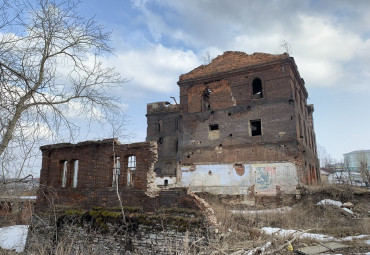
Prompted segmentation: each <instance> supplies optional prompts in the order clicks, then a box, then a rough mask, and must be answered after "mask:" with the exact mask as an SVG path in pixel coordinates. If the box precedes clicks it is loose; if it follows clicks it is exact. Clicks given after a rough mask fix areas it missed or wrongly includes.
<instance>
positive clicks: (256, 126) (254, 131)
mask: <svg viewBox="0 0 370 255" xmlns="http://www.w3.org/2000/svg"><path fill="white" fill-rule="evenodd" d="M250 125H251V135H252V136H259V135H262V128H261V120H251V121H250Z"/></svg>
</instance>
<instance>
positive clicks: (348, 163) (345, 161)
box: [342, 157, 353, 185]
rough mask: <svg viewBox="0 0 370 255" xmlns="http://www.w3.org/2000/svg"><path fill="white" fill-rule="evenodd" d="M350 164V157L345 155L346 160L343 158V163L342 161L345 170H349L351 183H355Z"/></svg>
mask: <svg viewBox="0 0 370 255" xmlns="http://www.w3.org/2000/svg"><path fill="white" fill-rule="evenodd" d="M349 165H350V161H349V158H348V157H344V160H343V163H342V168H343V169H344V171H346V172H347V174H348V179H349V183H350V184H351V185H352V184H353V178H352V172H351V169H350V167H349Z"/></svg>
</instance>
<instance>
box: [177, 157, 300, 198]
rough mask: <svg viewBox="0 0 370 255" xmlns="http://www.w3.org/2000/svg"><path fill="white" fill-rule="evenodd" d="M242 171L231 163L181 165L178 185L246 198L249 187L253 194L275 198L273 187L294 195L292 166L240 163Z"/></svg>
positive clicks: (296, 180) (287, 164) (296, 179)
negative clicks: (239, 195) (252, 189)
mask: <svg viewBox="0 0 370 255" xmlns="http://www.w3.org/2000/svg"><path fill="white" fill-rule="evenodd" d="M191 168H192V169H191ZM243 170H244V171H240V169H239V170H238V171H237V170H236V169H235V167H234V165H232V164H219V165H195V170H194V166H193V167H189V166H181V174H182V176H181V185H182V186H183V187H189V188H190V190H191V191H193V192H209V193H212V194H229V195H238V194H241V195H247V194H248V189H249V188H250V187H252V186H253V185H254V191H255V194H256V195H276V191H277V188H276V187H277V186H279V187H280V190H281V191H282V192H283V193H286V194H294V193H295V190H296V187H297V184H298V176H297V169H296V166H295V164H293V163H290V162H277V163H256V164H243Z"/></svg>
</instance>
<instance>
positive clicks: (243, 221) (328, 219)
mask: <svg viewBox="0 0 370 255" xmlns="http://www.w3.org/2000/svg"><path fill="white" fill-rule="evenodd" d="M303 193H304V194H303V196H302V199H301V200H300V201H298V202H297V203H295V204H293V205H292V206H291V208H292V209H291V210H290V211H287V212H284V213H282V212H270V213H252V214H232V213H231V212H230V211H229V209H230V208H228V207H227V206H226V207H225V205H224V204H223V203H222V202H221V200H219V199H216V198H215V197H212V196H209V197H208V200H207V201H208V202H209V203H210V205H211V206H212V208H213V209H214V211H215V214H216V217H217V219H218V221H219V223H220V226H221V229H222V231H223V233H224V234H223V235H224V237H223V238H222V241H221V242H220V243H219V244H218V246H217V248H218V249H220V250H222V251H223V252H225V253H227V254H229V253H231V252H232V251H237V250H240V249H246V250H248V249H251V248H252V247H256V246H261V245H262V244H263V243H266V242H267V241H271V240H272V241H273V247H278V246H279V245H282V244H284V242H285V241H287V240H290V239H291V238H292V237H289V236H288V237H285V238H281V237H277V236H271V235H266V234H263V233H262V232H261V231H259V229H260V228H262V227H277V228H282V229H294V230H303V231H304V230H309V229H311V231H309V232H313V233H321V234H327V235H330V236H334V237H337V238H341V237H345V236H352V235H360V234H370V215H369V211H370V190H369V189H365V188H359V187H351V186H335V185H330V186H316V187H309V188H305V189H304V192H303ZM322 199H332V200H338V201H341V202H342V203H344V202H348V201H349V202H352V203H353V204H354V208H353V209H352V210H353V212H354V213H355V215H351V214H348V213H346V212H344V211H343V210H342V209H341V208H339V207H337V206H333V205H325V206H319V205H316V203H317V202H319V201H321V200H322ZM269 207H271V206H269ZM256 209H262V208H260V206H259V207H258V208H248V209H246V210H256ZM356 242H358V241H353V243H354V244H355V243H356ZM315 243H317V240H313V239H309V238H306V239H302V240H297V241H296V242H295V245H296V246H298V247H299V246H303V245H311V244H315ZM360 243H361V242H360ZM355 245H356V247H361V245H363V243H361V245H359V244H358V243H356V244H355ZM211 248H212V247H211ZM220 254H221V253H220Z"/></svg>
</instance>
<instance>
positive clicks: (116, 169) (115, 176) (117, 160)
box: [112, 157, 121, 187]
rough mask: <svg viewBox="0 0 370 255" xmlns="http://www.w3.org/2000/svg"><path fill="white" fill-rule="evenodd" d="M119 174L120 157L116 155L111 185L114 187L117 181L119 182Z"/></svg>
mask: <svg viewBox="0 0 370 255" xmlns="http://www.w3.org/2000/svg"><path fill="white" fill-rule="evenodd" d="M120 174H121V162H120V157H116V158H115V159H114V163H113V179H112V187H116V185H117V183H118V182H119V176H120Z"/></svg>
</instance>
